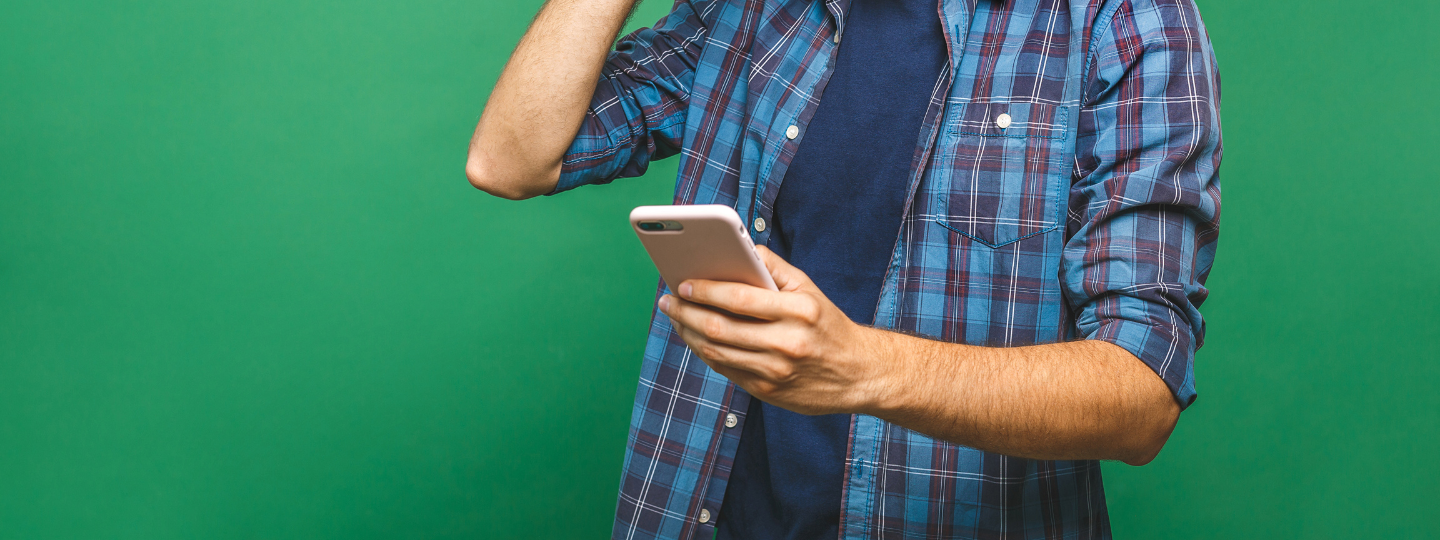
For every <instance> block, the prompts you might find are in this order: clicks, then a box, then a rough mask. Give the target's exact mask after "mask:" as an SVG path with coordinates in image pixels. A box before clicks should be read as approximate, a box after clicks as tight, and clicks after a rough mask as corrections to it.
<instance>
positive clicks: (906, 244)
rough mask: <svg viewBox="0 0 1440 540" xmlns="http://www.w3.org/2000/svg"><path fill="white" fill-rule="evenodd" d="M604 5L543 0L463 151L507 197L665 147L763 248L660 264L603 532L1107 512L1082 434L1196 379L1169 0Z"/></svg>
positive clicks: (1025, 522)
mask: <svg viewBox="0 0 1440 540" xmlns="http://www.w3.org/2000/svg"><path fill="white" fill-rule="evenodd" d="M632 1H633V0H550V1H549V3H548V4H547V5H546V6H545V8H544V9H543V10H542V11H541V12H540V14H539V16H538V17H537V18H536V20H535V22H534V24H533V26H532V27H531V28H530V30H529V32H528V33H527V34H526V36H525V37H524V39H523V40H522V41H521V43H520V45H519V47H518V48H517V49H516V50H515V53H514V56H513V57H512V58H511V60H510V63H509V65H508V66H506V68H505V71H504V73H503V74H502V76H501V78H500V80H499V82H498V84H497V85H496V87H495V90H494V92H493V93H492V94H491V96H490V98H489V103H488V104H487V107H486V109H485V112H484V115H483V116H482V118H481V120H480V123H479V126H478V127H477V128H476V132H475V138H474V139H472V141H471V146H470V158H469V163H468V167H467V173H468V176H469V178H470V180H471V182H472V183H473V184H474V185H475V186H476V187H478V188H480V189H482V190H485V191H487V192H489V193H492V194H495V195H498V196H502V197H506V198H512V199H520V198H525V197H531V196H534V195H540V194H552V193H557V192H560V191H564V190H568V189H571V188H574V187H577V186H580V185H585V184H601V183H607V182H609V181H611V180H613V179H615V178H617V177H625V176H636V175H639V174H642V173H643V172H644V171H645V169H646V167H647V166H648V164H649V163H650V161H651V160H655V159H661V158H665V157H670V156H673V155H677V154H678V155H679V156H680V157H679V160H680V162H679V169H680V174H679V178H678V180H677V183H676V191H675V203H676V204H700V203H717V204H726V205H730V206H732V207H734V208H735V209H736V210H737V211H738V212H739V213H740V215H741V217H742V219H744V220H745V221H746V222H747V223H749V224H751V227H750V234H751V235H752V238H753V239H754V240H755V242H756V244H757V245H761V246H768V248H769V249H765V248H757V249H758V251H760V252H761V254H762V256H763V257H764V258H765V261H766V264H767V266H768V267H769V268H770V270H771V272H772V274H773V276H774V277H775V280H776V282H777V284H779V285H780V287H781V291H780V292H770V291H765V290H761V289H756V288H752V287H748V286H744V285H739V284H732V283H716V282H706V281H691V282H686V283H684V284H681V285H679V286H678V287H677V290H675V291H668V290H662V293H663V296H662V297H661V298H660V299H659V301H658V302H657V307H658V312H657V313H656V314H655V317H654V320H653V323H652V325H651V334H650V341H649V344H648V346H647V348H646V353H645V359H644V364H643V367H642V370H641V381H640V386H639V391H638V393H637V395H636V401H635V410H634V414H633V416H632V423H631V430H630V439H629V441H630V442H629V450H628V452H627V454H626V458H625V463H624V476H623V479H622V482H621V487H620V500H619V505H618V509H617V512H616V518H615V526H614V532H613V534H614V537H615V538H625V539H638V538H685V539H689V538H710V537H711V535H712V534H717V535H718V537H719V538H727V539H728V538H733V539H740V538H744V539H800V538H806V539H808V538H837V537H838V538H846V539H852V538H854V539H858V538H1002V537H1003V538H1012V537H1013V538H1041V537H1044V538H1052V537H1054V538H1061V537H1063V538H1108V537H1109V536H1110V528H1109V521H1108V517H1107V514H1106V509H1105V497H1104V493H1103V490H1102V487H1101V479H1100V466H1099V463H1098V461H1097V460H1101V459H1112V460H1121V461H1125V462H1127V463H1130V464H1134V465H1140V464H1144V463H1147V462H1149V461H1150V460H1151V459H1153V458H1154V457H1155V455H1156V454H1157V453H1158V452H1159V451H1160V448H1161V447H1162V446H1163V445H1164V443H1165V441H1166V439H1167V438H1168V437H1169V435H1170V432H1171V430H1172V429H1173V428H1174V426H1175V423H1176V421H1177V419H1178V416H1179V413H1180V411H1181V409H1183V408H1184V407H1185V406H1187V405H1189V404H1190V403H1191V402H1192V401H1193V400H1194V399H1195V387H1194V382H1193V369H1192V366H1193V358H1194V353H1195V350H1196V349H1197V348H1198V347H1199V346H1200V343H1201V339H1202V337H1203V334H1204V323H1203V321H1202V319H1201V316H1200V313H1199V311H1198V307H1199V305H1200V304H1201V302H1202V301H1203V300H1204V299H1205V297H1206V294H1207V293H1206V289H1205V288H1204V286H1203V284H1204V282H1205V278H1206V275H1207V274H1208V273H1209V270H1210V266H1211V263H1212V261H1213V258H1214V252H1215V246H1216V238H1217V234H1218V223H1219V203H1220V186H1219V182H1218V180H1217V178H1216V173H1217V169H1218V167H1219V163H1220V127H1219V117H1218V106H1219V103H1218V101H1219V88H1218V75H1217V72H1216V69H1215V65H1214V57H1213V53H1212V51H1211V48H1210V45H1209V42H1208V38H1207V37H1206V34H1205V30H1204V27H1203V25H1202V23H1201V21H1200V17H1199V13H1198V11H1197V10H1196V8H1195V6H1194V5H1193V4H1192V3H1191V1H1190V0H1093V1H1081V0H1009V1H1001V0H826V1H823V2H822V1H820V0H679V1H677V2H676V4H675V6H674V8H673V10H672V11H671V13H670V14H669V15H668V16H666V17H665V18H664V19H662V20H661V21H659V22H658V23H657V24H656V25H655V27H654V28H653V29H642V30H640V31H638V32H636V33H634V34H631V35H630V36H628V37H626V38H624V39H622V40H620V41H619V42H618V43H616V44H615V48H614V51H613V52H611V51H610V45H611V43H612V40H614V38H615V36H616V35H617V34H618V32H619V29H620V28H621V27H622V26H623V24H624V21H625V19H626V17H627V16H628V14H629V13H630V11H631V9H632V8H633V5H632ZM597 80H598V81H599V84H598V85H597V84H596V81H597ZM708 307H718V308H723V309H724V310H727V311H729V312H732V313H736V314H741V315H747V316H749V317H751V318H750V319H742V318H737V317H731V316H727V315H725V314H722V313H721V312H720V311H718V310H714V309H709V308H708ZM752 396H753V397H755V398H758V400H757V399H751V397H752Z"/></svg>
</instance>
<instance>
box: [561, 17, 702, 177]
mask: <svg viewBox="0 0 1440 540" xmlns="http://www.w3.org/2000/svg"><path fill="white" fill-rule="evenodd" d="M716 1H717V0H677V1H676V2H675V7H674V8H673V9H672V10H671V12H670V13H669V14H668V15H666V16H665V17H664V18H662V19H660V21H659V22H657V23H655V26H654V27H652V28H641V29H640V30H637V31H635V32H634V33H631V34H630V35H628V36H625V37H624V38H622V39H621V40H620V41H619V42H617V43H616V44H615V50H614V51H612V52H611V53H610V55H609V57H608V58H607V59H606V61H605V66H604V68H603V70H602V71H601V74H600V80H599V82H598V84H597V85H596V87H595V95H594V97H593V98H591V100H590V108H589V110H587V111H586V113H585V120H584V122H583V123H582V124H581V125H580V131H579V133H578V134H577V135H576V136H575V141H574V142H573V143H571V145H570V148H569V150H567V151H566V153H565V157H564V162H563V164H562V166H561V170H560V181H559V182H558V183H557V184H556V185H555V189H554V190H553V191H551V192H550V194H552V195H553V194H555V193H559V192H562V191H566V190H569V189H574V188H577V187H580V186H583V185H587V184H607V183H610V182H611V181H613V180H615V179H616V178H620V177H632V176H640V175H642V174H644V173H645V169H646V168H647V167H649V165H650V161H651V160H656V159H663V158H667V157H670V156H673V155H675V154H676V153H678V152H679V151H680V143H681V140H682V138H683V135H684V133H683V130H684V129H685V113H686V109H687V107H688V106H689V102H690V89H691V85H692V84H693V83H694V80H695V66H696V64H697V63H698V62H699V59H700V51H701V49H702V46H703V45H704V41H705V36H706V33H707V30H708V26H707V23H706V21H705V20H704V19H703V18H702V13H703V14H708V13H709V12H710V11H717V10H715V9H713V8H715V7H716V6H714V5H712V4H714V3H715V2H716Z"/></svg>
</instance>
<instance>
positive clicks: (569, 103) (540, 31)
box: [465, 0, 636, 199]
mask: <svg viewBox="0 0 1440 540" xmlns="http://www.w3.org/2000/svg"><path fill="white" fill-rule="evenodd" d="M635 2H636V0H550V1H549V2H547V3H546V4H545V7H544V8H543V9H541V10H540V14H539V15H537V16H536V17H535V22H534V23H532V24H531V26H530V29H529V31H527V32H526V33H525V37H524V38H522V39H521V40H520V45H519V46H517V47H516V48H515V52H514V54H513V55H511V57H510V62H509V63H507V64H506V65H505V70H504V71H503V72H502V73H501V74H500V80H499V82H497V83H496V84H495V90H494V91H493V92H491V94H490V99H489V101H488V102H487V103H486V105H485V112H484V113H483V114H482V115H481V117H480V123H479V125H477V126H476V127H475V135H474V136H473V137H472V138H471V139H470V155H469V159H468V160H467V163H466V165H465V175H466V176H467V177H468V178H469V179H470V183H471V184H472V185H474V186H475V187H477V188H480V189H481V190H484V191H485V192H487V193H490V194H492V195H496V196H499V197H504V198H507V199H525V198H529V197H534V196H536V195H541V194H544V193H547V192H549V191H550V190H552V189H554V187H555V184H556V182H557V181H558V180H559V178H560V169H561V160H562V159H563V158H564V156H565V152H566V150H567V149H568V148H569V147H570V144H571V142H572V141H573V140H574V139H575V133H576V132H577V131H578V130H579V129H580V123H581V122H582V121H583V120H584V119H585V111H586V109H587V108H588V107H589V105H590V98H591V96H592V95H593V94H594V93H595V81H596V80H597V79H599V78H600V71H601V68H602V67H603V66H604V64H605V58H606V56H607V54H608V53H609V52H610V46H611V44H612V43H614V41H615V37H616V36H617V35H619V33H620V29H621V28H622V27H623V26H624V24H625V19H626V18H627V17H628V16H629V14H630V12H631V10H632V9H633V7H634V5H635Z"/></svg>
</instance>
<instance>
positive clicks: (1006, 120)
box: [995, 113, 1010, 129]
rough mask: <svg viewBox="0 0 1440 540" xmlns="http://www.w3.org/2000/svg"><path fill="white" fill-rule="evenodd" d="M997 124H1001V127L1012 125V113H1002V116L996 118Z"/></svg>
mask: <svg viewBox="0 0 1440 540" xmlns="http://www.w3.org/2000/svg"><path fill="white" fill-rule="evenodd" d="M995 125H997V126H1000V129H1005V128H1008V127H1010V115H1008V114H1005V113H1000V116H999V117H998V118H996V119H995Z"/></svg>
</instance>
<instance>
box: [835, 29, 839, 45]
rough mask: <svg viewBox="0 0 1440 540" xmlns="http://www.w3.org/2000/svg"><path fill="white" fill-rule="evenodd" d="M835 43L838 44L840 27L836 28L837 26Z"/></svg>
mask: <svg viewBox="0 0 1440 540" xmlns="http://www.w3.org/2000/svg"><path fill="white" fill-rule="evenodd" d="M835 44H836V45H839V44H840V29H838V28H837V29H835Z"/></svg>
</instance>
